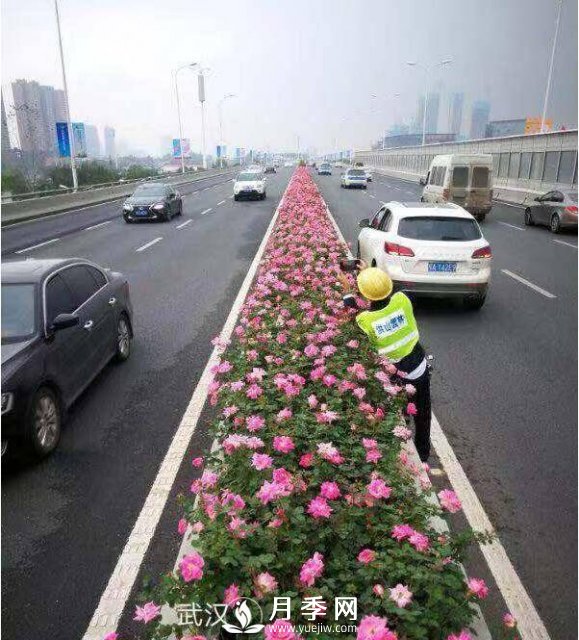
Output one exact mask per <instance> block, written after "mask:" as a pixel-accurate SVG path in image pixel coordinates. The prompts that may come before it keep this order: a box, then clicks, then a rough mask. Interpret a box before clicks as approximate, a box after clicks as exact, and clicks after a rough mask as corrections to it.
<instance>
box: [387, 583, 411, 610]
mask: <svg viewBox="0 0 579 640" xmlns="http://www.w3.org/2000/svg"><path fill="white" fill-rule="evenodd" d="M390 600H392V601H393V602H395V603H396V606H397V607H400V608H401V609H404V607H406V606H407V605H408V604H410V602H411V601H412V591H410V589H408V587H407V586H406V585H405V584H397V585H396V586H395V587H394V588H393V589H390Z"/></svg>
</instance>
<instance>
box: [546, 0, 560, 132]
mask: <svg viewBox="0 0 579 640" xmlns="http://www.w3.org/2000/svg"><path fill="white" fill-rule="evenodd" d="M562 6H563V0H559V2H558V7H557V21H556V22H555V36H554V37H553V47H552V48H551V61H550V62H549V73H548V74H547V87H546V89H545V101H544V102H543V115H542V116H541V133H543V132H544V131H545V117H546V116H547V106H548V104H549V93H550V92H551V78H552V76H553V62H554V61H555V50H556V49H557V38H558V36H559V22H560V21H561V8H562Z"/></svg>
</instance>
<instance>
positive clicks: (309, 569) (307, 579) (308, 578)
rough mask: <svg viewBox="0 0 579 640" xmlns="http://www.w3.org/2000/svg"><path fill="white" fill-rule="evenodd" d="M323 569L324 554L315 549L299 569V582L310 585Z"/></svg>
mask: <svg viewBox="0 0 579 640" xmlns="http://www.w3.org/2000/svg"><path fill="white" fill-rule="evenodd" d="M323 571H324V556H323V555H322V554H321V553H318V552H317V551H316V552H315V553H314V555H313V556H312V557H311V558H310V559H309V560H306V562H304V564H303V565H302V568H301V570H300V582H302V584H305V585H307V586H308V587H312V586H313V584H314V582H315V581H316V579H317V578H319V577H320V576H321V575H322V573H323Z"/></svg>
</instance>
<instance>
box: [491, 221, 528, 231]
mask: <svg viewBox="0 0 579 640" xmlns="http://www.w3.org/2000/svg"><path fill="white" fill-rule="evenodd" d="M497 222H498V223H499V224H502V225H503V227H510V228H511V229H516V230H517V231H526V229H525V227H517V225H516V224H509V223H508V222H501V221H500V220H497Z"/></svg>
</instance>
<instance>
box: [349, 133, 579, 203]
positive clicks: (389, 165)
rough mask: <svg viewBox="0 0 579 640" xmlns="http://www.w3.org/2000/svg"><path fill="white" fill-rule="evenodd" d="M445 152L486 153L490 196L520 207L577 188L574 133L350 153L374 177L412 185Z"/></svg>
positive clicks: (575, 137)
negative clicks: (550, 193)
mask: <svg viewBox="0 0 579 640" xmlns="http://www.w3.org/2000/svg"><path fill="white" fill-rule="evenodd" d="M450 153H465V154H471V153H489V154H491V155H492V156H493V189H494V194H495V197H496V198H497V199H499V200H504V201H506V202H513V203H517V204H523V203H525V202H526V201H528V200H529V199H533V198H534V197H536V195H537V194H540V193H546V192H547V191H552V190H569V189H574V190H575V189H577V130H576V129H574V130H572V131H556V132H552V133H537V134H531V135H520V136H507V137H504V138H483V139H481V140H465V141H464V142H448V143H438V144H427V145H424V146H415V147H395V148H392V149H383V150H370V151H356V152H355V155H354V162H363V163H364V164H365V165H367V166H371V167H373V168H374V169H375V170H377V171H378V172H380V173H384V174H385V175H390V176H392V177H397V178H402V179H406V180H410V181H412V182H418V180H419V179H420V178H423V177H425V176H426V173H427V171H428V169H429V167H430V163H431V162H432V160H433V158H434V156H437V155H441V154H450Z"/></svg>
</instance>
